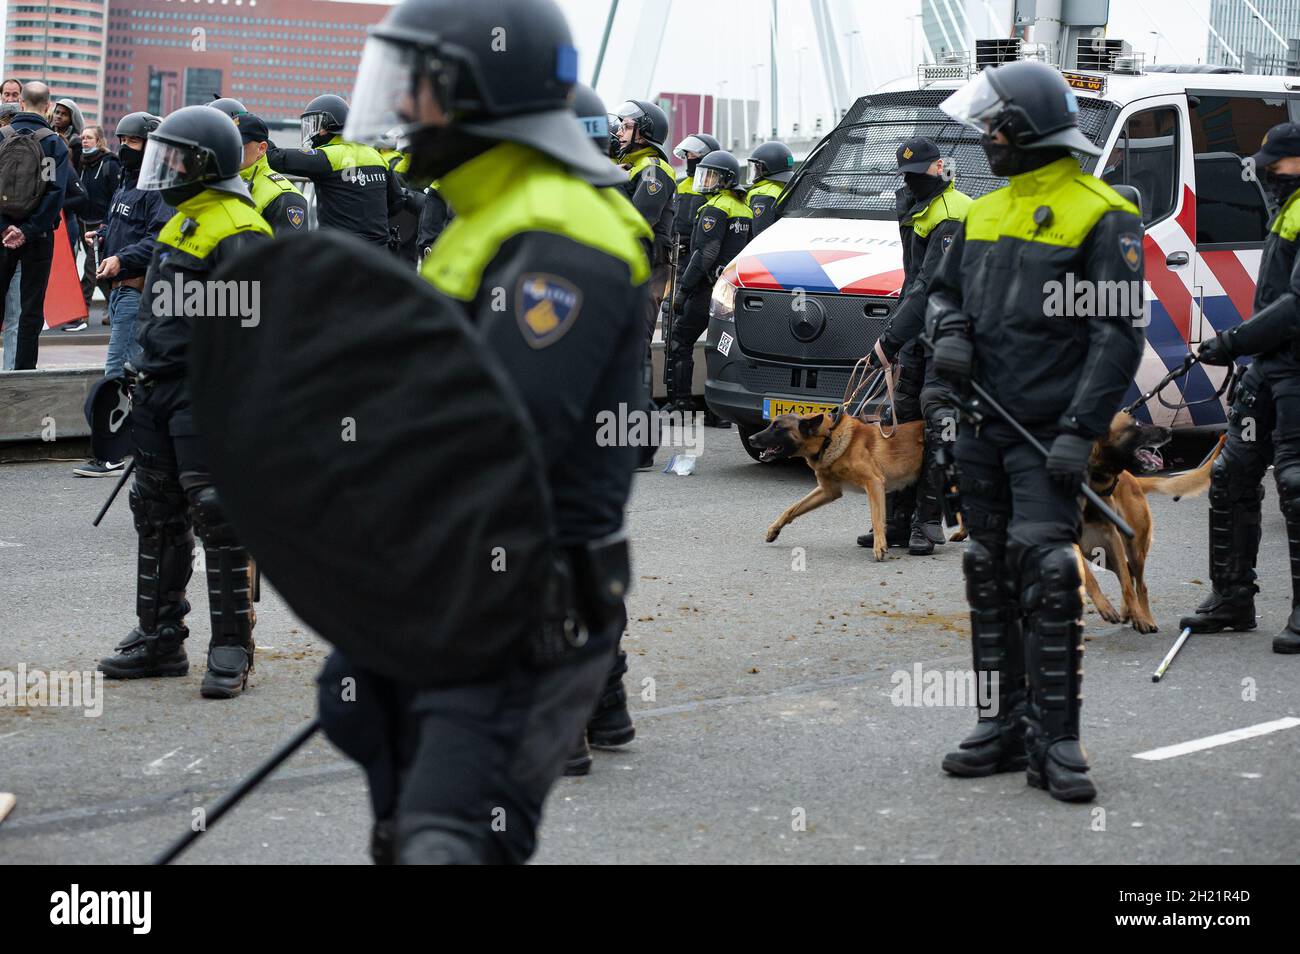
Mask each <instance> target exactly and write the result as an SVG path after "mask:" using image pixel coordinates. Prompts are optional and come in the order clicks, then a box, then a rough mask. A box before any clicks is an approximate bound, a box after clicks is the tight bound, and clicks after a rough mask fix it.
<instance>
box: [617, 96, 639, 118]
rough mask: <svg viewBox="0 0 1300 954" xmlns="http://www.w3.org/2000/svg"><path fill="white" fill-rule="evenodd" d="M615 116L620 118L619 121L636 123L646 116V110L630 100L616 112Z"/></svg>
mask: <svg viewBox="0 0 1300 954" xmlns="http://www.w3.org/2000/svg"><path fill="white" fill-rule="evenodd" d="M614 114H615V115H616V116H618V118H619V119H630V120H632V122H636V121H637V120H638V119H641V118H642V117H643V116H645V110H643V109H642V108H641V107H640V106H638V105H637V104H636V103H634V102H632V101H631V100H628V101H627V102H626V103H624V104H623V105H622V106H620V107H619V108H618V109H616V110H614Z"/></svg>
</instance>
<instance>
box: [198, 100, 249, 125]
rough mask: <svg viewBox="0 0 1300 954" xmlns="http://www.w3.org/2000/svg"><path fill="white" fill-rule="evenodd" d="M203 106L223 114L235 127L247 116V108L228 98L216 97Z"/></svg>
mask: <svg viewBox="0 0 1300 954" xmlns="http://www.w3.org/2000/svg"><path fill="white" fill-rule="evenodd" d="M204 105H205V106H211V107H212V108H213V109H218V110H220V111H221V112H223V113H225V114H226V115H227V116H229V117H230V118H231V119H233V120H234V121H235V124H236V125H238V124H239V120H240V119H242V118H243V117H244V116H247V115H248V107H247V106H245V105H244V104H243V103H241V102H240V101H239V100H237V99H231V98H230V97H229V96H219V97H216V98H215V99H213V100H212V102H210V103H204Z"/></svg>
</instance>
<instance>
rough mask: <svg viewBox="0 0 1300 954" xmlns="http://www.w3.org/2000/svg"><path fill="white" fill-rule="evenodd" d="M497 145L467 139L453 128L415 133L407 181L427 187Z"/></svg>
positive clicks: (480, 140) (432, 129)
mask: <svg viewBox="0 0 1300 954" xmlns="http://www.w3.org/2000/svg"><path fill="white" fill-rule="evenodd" d="M495 145H496V143H495V142H492V141H490V140H487V139H479V138H477V137H475V136H466V135H465V134H464V133H462V132H460V131H459V130H457V129H455V128H454V127H450V126H444V127H441V128H438V127H433V126H428V127H426V128H424V129H420V130H418V131H416V132H414V133H412V134H411V153H410V154H411V162H410V165H409V166H408V168H407V170H406V180H407V181H408V182H410V183H411V184H412V185H415V186H417V187H419V188H423V187H424V186H426V185H428V184H429V183H430V182H432V181H433V180H434V179H441V178H442V177H443V176H445V175H446V174H447V173H449V172H451V171H452V170H453V169H455V168H456V167H457V166H461V165H464V164H465V163H467V162H469V161H470V160H471V159H473V158H474V157H475V156H477V155H479V154H481V153H484V152H486V151H487V150H489V149H491V148H492V147H493V146H495Z"/></svg>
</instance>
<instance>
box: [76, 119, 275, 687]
mask: <svg viewBox="0 0 1300 954" xmlns="http://www.w3.org/2000/svg"><path fill="white" fill-rule="evenodd" d="M242 153H243V147H242V144H241V142H240V139H239V131H238V130H237V129H236V128H235V125H234V124H233V123H231V122H230V120H229V119H227V118H226V117H225V116H223V115H221V113H220V112H219V111H218V110H214V109H209V108H208V107H207V106H186V107H184V108H183V109H179V110H177V111H176V112H174V113H172V114H171V115H170V116H168V117H167V118H166V119H164V120H163V121H162V123H161V124H160V125H159V126H158V128H157V129H155V130H154V131H153V132H151V133H150V134H149V138H148V141H147V143H146V145H145V150H144V156H143V157H142V159H141V165H140V174H139V179H138V181H137V187H138V188H140V189H143V190H146V191H152V190H157V191H160V192H161V193H162V197H163V200H164V201H165V202H166V203H167V204H168V205H170V206H172V207H174V208H175V209H176V214H175V215H173V216H172V217H171V219H170V220H168V222H167V224H166V225H165V226H164V227H163V229H162V231H161V232H160V233H159V234H158V237H157V240H156V244H155V247H154V254H153V259H152V261H151V262H150V265H149V271H148V273H147V275H146V278H145V283H144V288H143V293H142V298H141V302H140V317H139V323H138V326H137V329H136V340H137V345H138V353H139V357H138V358H136V359H135V363H134V371H135V372H136V374H137V378H136V383H135V387H134V393H133V398H132V409H131V417H130V425H131V438H132V441H133V443H134V445H135V483H134V486H133V487H132V488H131V492H130V502H131V513H132V514H133V515H134V517H135V528H136V532H137V533H138V534H139V535H140V538H139V564H138V572H137V576H136V613H137V615H138V616H139V624H138V625H137V626H136V628H135V629H133V630H132V631H131V633H130V634H129V635H128V636H127V637H126V639H124V640H123V641H122V642H120V643H119V644H118V645H117V649H116V653H115V654H114V655H112V656H109V657H106V658H104V659H102V660H100V663H99V669H100V671H101V672H103V673H104V674H105V675H106V676H108V677H109V678H110V679H138V678H142V677H149V676H183V675H185V674H186V673H187V672H188V671H189V660H188V658H187V656H186V653H185V647H184V641H185V639H186V637H187V636H188V635H189V630H188V628H187V627H186V625H185V617H186V615H187V614H188V613H189V610H190V604H189V603H188V602H187V601H186V599H185V587H186V584H187V583H188V582H189V579H190V572H191V569H192V562H191V560H192V554H191V551H192V550H193V549H194V536H193V533H192V531H191V528H193V529H194V530H197V531H198V535H199V537H200V539H201V540H202V541H203V551H204V554H205V557H206V564H207V578H208V603H209V613H210V617H211V622H212V640H211V642H210V643H209V645H208V660H207V662H208V668H207V673H206V674H205V675H204V677H203V684H202V688H201V690H200V691H201V692H202V694H203V695H204V696H205V697H207V698H212V699H229V698H233V697H235V696H237V695H239V694H240V693H241V692H242V691H243V690H244V688H245V687H246V686H247V684H248V674H249V672H250V671H252V668H253V651H254V647H253V623H254V612H253V600H252V595H253V594H252V589H253V587H252V583H253V581H252V575H251V574H252V571H251V567H250V565H249V559H248V553H247V551H245V550H244V549H243V548H242V547H241V546H240V544H239V541H238V540H237V539H235V535H234V532H233V531H232V529H231V527H230V525H229V523H228V522H227V521H226V519H225V517H224V516H223V515H222V511H221V503H220V501H219V500H218V498H217V494H216V491H215V489H214V488H213V486H212V478H211V475H210V474H209V472H208V466H207V463H206V460H205V457H204V454H203V451H202V448H201V446H200V445H199V442H198V438H197V436H196V433H195V428H194V420H193V415H192V413H191V401H190V390H189V383H188V381H187V378H186V347H187V344H188V342H189V337H190V329H191V327H192V321H193V320H194V316H193V311H192V302H193V301H194V300H200V301H203V302H204V305H203V306H202V307H203V308H205V309H206V308H209V307H211V305H210V304H208V302H211V301H212V300H213V298H214V296H212V295H210V294H203V293H202V285H203V284H205V283H206V282H207V281H208V280H209V276H211V274H212V273H213V271H214V270H215V269H217V268H218V267H219V266H220V265H221V264H222V262H223V261H226V260H227V259H229V258H230V257H232V256H233V255H235V254H237V253H238V252H240V251H241V250H242V249H244V248H246V247H247V246H248V245H249V244H250V243H252V242H257V241H261V240H263V239H265V238H269V237H270V235H271V229H270V226H268V225H267V224H266V222H265V220H263V218H262V217H261V216H260V215H258V213H257V210H256V209H255V208H254V206H253V200H252V197H251V196H250V195H249V192H248V186H247V185H246V184H245V183H244V180H243V179H241V178H240V177H239V164H240V157H241V155H242ZM196 283H197V284H199V285H200V294H197V295H196V294H194V286H195V285H196ZM235 297H236V298H238V299H239V301H238V302H235V301H233V300H232V298H231V296H229V295H228V294H227V295H226V296H225V297H224V299H223V300H224V302H225V304H226V306H227V307H230V309H231V310H233V311H237V314H209V313H207V312H206V311H205V312H204V313H202V314H200V315H199V316H198V320H210V321H236V320H238V321H257V320H260V316H258V315H256V314H248V313H247V311H248V309H247V308H245V307H243V306H244V305H246V304H248V303H249V302H250V301H255V299H244V298H243V297H242V296H239V295H238V294H236V296H235ZM231 306H233V307H231Z"/></svg>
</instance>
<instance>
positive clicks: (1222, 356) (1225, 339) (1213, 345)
mask: <svg viewBox="0 0 1300 954" xmlns="http://www.w3.org/2000/svg"><path fill="white" fill-rule="evenodd" d="M1196 357H1197V358H1199V359H1200V362H1201V364H1212V365H1217V366H1219V367H1226V366H1228V365H1230V364H1232V359H1233V358H1235V357H1236V354H1235V353H1234V350H1233V347H1232V332H1231V331H1225V332H1223V333H1221V334H1217V335H1215V336H1214V337H1213V338H1210V339H1208V340H1206V341H1202V342H1201V347H1200V348H1199V349H1198V350H1197V352H1196Z"/></svg>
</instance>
